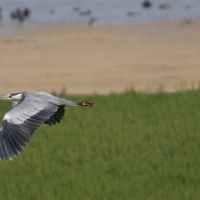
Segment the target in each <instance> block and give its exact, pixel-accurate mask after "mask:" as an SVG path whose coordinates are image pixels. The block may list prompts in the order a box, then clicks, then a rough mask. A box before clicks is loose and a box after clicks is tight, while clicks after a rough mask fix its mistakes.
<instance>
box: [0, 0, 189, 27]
mask: <svg viewBox="0 0 200 200" xmlns="http://www.w3.org/2000/svg"><path fill="white" fill-rule="evenodd" d="M141 6H142V7H143V8H146V9H150V8H151V7H152V6H153V4H152V2H151V1H149V0H144V1H143V2H142V4H141ZM158 8H159V9H169V8H171V5H170V4H169V3H162V4H160V5H159V6H158ZM184 9H185V10H190V9H192V6H191V5H186V6H185V7H184ZM1 10H2V9H1V7H0V19H1V18H2V13H1ZM72 10H73V11H74V12H77V13H78V14H79V15H81V16H90V18H89V21H88V25H89V26H95V25H96V21H97V18H96V17H94V16H91V14H92V11H91V10H90V9H87V10H82V9H81V8H80V7H78V6H75V7H73V8H72ZM49 13H50V14H52V15H53V14H54V13H55V10H54V9H50V10H49ZM30 14H31V10H30V9H29V8H27V7H26V8H24V9H20V8H16V9H15V10H13V11H12V12H11V13H10V17H11V18H12V19H13V20H15V21H19V22H23V21H24V20H26V19H27V18H29V17H30ZM126 14H127V16H129V17H132V16H136V15H139V14H140V13H139V12H133V11H128V12H127V13H126Z"/></svg>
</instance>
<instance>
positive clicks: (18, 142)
mask: <svg viewBox="0 0 200 200" xmlns="http://www.w3.org/2000/svg"><path fill="white" fill-rule="evenodd" d="M0 100H7V101H11V102H12V108H13V109H12V110H10V111H9V112H7V113H6V114H5V116H4V118H3V122H2V127H1V128H0V161H1V160H3V159H4V160H8V159H10V160H12V159H13V157H17V156H18V155H19V154H20V153H21V152H22V150H23V149H24V148H25V147H26V145H27V144H28V143H29V142H30V140H31V137H32V135H33V133H34V131H35V130H36V129H38V128H39V126H40V125H41V124H43V123H44V124H47V125H55V124H57V123H60V121H61V119H62V118H63V116H64V113H65V106H94V103H91V102H89V101H81V102H73V101H69V100H67V99H65V98H60V97H57V96H54V95H52V94H48V93H45V92H34V91H28V92H16V93H12V94H8V95H5V96H0Z"/></svg>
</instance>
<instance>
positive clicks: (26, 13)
mask: <svg viewBox="0 0 200 200" xmlns="http://www.w3.org/2000/svg"><path fill="white" fill-rule="evenodd" d="M30 14H31V11H30V9H29V8H24V10H23V15H24V17H25V18H28V17H30Z"/></svg>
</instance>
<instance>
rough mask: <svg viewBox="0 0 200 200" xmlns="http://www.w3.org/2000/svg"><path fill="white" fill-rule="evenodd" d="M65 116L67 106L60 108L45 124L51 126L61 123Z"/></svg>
mask: <svg viewBox="0 0 200 200" xmlns="http://www.w3.org/2000/svg"><path fill="white" fill-rule="evenodd" d="M64 114H65V106H63V105H61V106H58V110H57V111H56V112H55V113H54V114H53V115H52V116H51V117H50V118H49V119H47V120H46V121H45V122H44V123H45V124H49V125H52V124H56V123H60V120H61V119H62V118H63V116H64Z"/></svg>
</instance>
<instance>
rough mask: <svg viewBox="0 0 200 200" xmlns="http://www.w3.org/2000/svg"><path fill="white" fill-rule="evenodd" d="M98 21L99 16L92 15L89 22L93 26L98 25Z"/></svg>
mask: <svg viewBox="0 0 200 200" xmlns="http://www.w3.org/2000/svg"><path fill="white" fill-rule="evenodd" d="M96 21H97V18H96V17H91V18H90V20H89V22H88V25H89V26H91V27H94V26H96V23H95V22H96Z"/></svg>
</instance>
